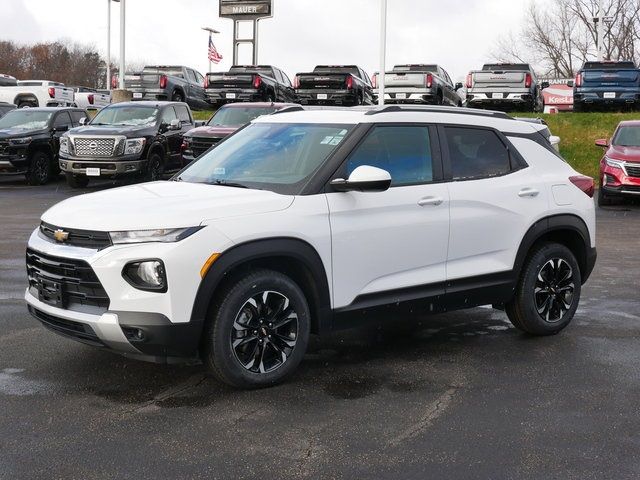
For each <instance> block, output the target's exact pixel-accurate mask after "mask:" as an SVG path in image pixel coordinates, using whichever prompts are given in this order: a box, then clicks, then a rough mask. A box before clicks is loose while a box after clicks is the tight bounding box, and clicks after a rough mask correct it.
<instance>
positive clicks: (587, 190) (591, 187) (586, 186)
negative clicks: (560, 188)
mask: <svg viewBox="0 0 640 480" xmlns="http://www.w3.org/2000/svg"><path fill="white" fill-rule="evenodd" d="M569 181H570V182H571V183H573V184H574V185H575V186H576V187H578V188H579V189H580V190H582V191H583V192H584V194H585V195H587V196H589V197H591V198H593V194H594V192H595V188H596V184H595V182H594V181H593V178H591V177H587V176H585V175H575V176H573V177H569Z"/></svg>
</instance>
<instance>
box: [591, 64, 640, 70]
mask: <svg viewBox="0 0 640 480" xmlns="http://www.w3.org/2000/svg"><path fill="white" fill-rule="evenodd" d="M619 68H621V69H628V68H632V69H633V68H636V66H635V64H634V63H633V62H587V63H585V64H584V66H583V67H582V69H583V70H616V69H619Z"/></svg>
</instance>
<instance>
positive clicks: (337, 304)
mask: <svg viewBox="0 0 640 480" xmlns="http://www.w3.org/2000/svg"><path fill="white" fill-rule="evenodd" d="M293 110H295V108H294V109H293ZM541 127H544V126H540V125H534V124H530V123H525V122H520V121H517V120H513V119H511V118H509V117H508V116H506V115H504V114H500V113H495V112H479V111H469V110H465V109H447V108H438V107H430V108H420V107H409V108H403V107H397V106H394V107H386V108H381V109H375V108H374V109H370V110H365V109H362V110H359V109H355V110H354V109H352V110H349V111H346V110H333V111H331V110H323V111H321V110H318V111H283V112H281V113H278V114H274V115H270V116H265V117H261V118H259V119H257V120H255V121H253V122H252V123H251V124H250V125H249V126H247V127H245V128H243V129H241V130H240V131H238V132H237V133H236V134H234V135H232V136H230V137H228V138H227V139H226V140H224V141H223V142H221V143H220V144H219V145H218V146H217V147H216V148H214V149H212V150H210V151H209V152H208V153H207V154H205V155H204V156H202V157H201V158H199V159H198V160H197V161H196V162H194V163H192V164H191V165H190V166H189V167H187V168H186V169H184V170H183V171H182V172H180V173H179V174H178V175H177V176H176V177H174V178H173V181H168V182H154V183H147V184H142V185H135V186H127V187H122V188H118V189H114V190H109V191H102V192H97V193H91V194H89V195H82V196H79V197H74V198H70V199H68V200H65V201H64V202H62V203H60V204H58V205H56V206H54V207H53V208H51V209H50V210H48V211H47V212H46V213H45V214H44V215H43V216H42V223H41V225H40V226H39V228H38V229H37V230H35V231H34V232H33V234H32V235H31V238H30V239H29V245H28V250H27V270H28V275H29V288H28V289H27V291H26V295H25V297H26V301H27V303H28V307H29V310H30V312H31V313H32V314H33V315H34V316H35V317H36V318H37V319H38V320H40V321H41V322H42V323H43V324H44V325H45V326H46V327H48V328H50V329H51V330H53V331H55V332H57V333H60V334H63V335H65V336H68V337H71V338H74V339H76V340H79V341H81V342H85V343H88V344H91V345H96V346H101V347H106V348H109V349H112V350H115V351H118V352H121V353H124V354H126V355H132V356H137V357H141V358H146V359H148V360H156V361H160V360H163V361H167V360H175V358H176V357H186V358H194V357H198V356H199V357H200V358H201V359H202V360H203V361H204V363H205V365H206V366H207V367H208V368H210V370H211V371H212V372H213V373H215V374H216V375H217V376H218V377H219V378H220V379H221V380H223V381H225V382H228V383H230V384H232V385H236V386H239V387H253V386H262V385H268V384H273V383H275V382H277V381H280V380H282V379H283V378H284V377H286V376H287V375H288V374H290V373H291V372H292V371H293V370H294V369H295V368H296V366H297V365H298V364H299V362H300V361H301V360H302V357H303V355H304V353H305V349H306V347H307V343H308V338H309V335H310V334H311V333H318V334H322V333H324V332H327V331H329V330H332V329H338V328H343V327H346V326H348V325H350V320H352V319H353V318H354V313H357V314H358V315H357V316H358V317H359V318H361V317H362V316H363V315H362V314H363V311H366V313H367V314H368V315H371V317H370V318H374V317H375V316H376V313H379V312H381V311H382V312H383V314H384V315H385V316H386V317H387V318H390V319H392V318H393V317H394V315H395V312H400V311H403V310H409V309H411V310H413V311H416V309H418V310H419V311H423V312H441V311H445V310H446V311H448V310H453V309H459V308H469V307H473V306H477V305H485V304H492V305H494V306H495V307H496V308H504V309H505V310H506V312H507V315H508V316H509V319H510V320H511V321H512V322H513V324H514V325H515V326H516V327H518V328H519V329H521V330H523V331H525V332H528V333H530V334H534V335H548V334H554V333H557V332H559V331H560V330H562V329H563V328H564V327H566V326H567V324H568V323H569V322H570V321H571V319H572V317H573V315H574V313H575V311H576V308H577V307H578V301H579V298H580V288H581V285H582V284H583V283H584V282H585V281H586V280H587V278H588V277H589V275H590V273H591V271H592V269H593V266H594V264H595V259H596V249H595V213H594V205H593V200H592V198H591V197H592V195H593V180H592V179H591V178H588V177H584V176H582V175H580V174H578V173H576V172H575V171H574V170H573V169H572V168H571V167H570V166H569V165H567V164H566V163H565V162H564V161H563V160H562V159H561V158H559V156H558V155H557V153H556V152H555V151H554V150H553V148H552V147H551V146H550V144H549V142H548V140H547V139H545V137H544V136H543V135H541V134H540V128H541ZM390 305H392V306H393V307H394V309H389V308H388V307H389V306H390ZM367 318H369V317H367Z"/></svg>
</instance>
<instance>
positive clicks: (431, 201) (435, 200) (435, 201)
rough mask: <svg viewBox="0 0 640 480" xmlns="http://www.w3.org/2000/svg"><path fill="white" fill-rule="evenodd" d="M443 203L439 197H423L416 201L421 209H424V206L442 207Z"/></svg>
mask: <svg viewBox="0 0 640 480" xmlns="http://www.w3.org/2000/svg"><path fill="white" fill-rule="evenodd" d="M443 201H444V200H442V198H441V197H424V198H421V199H420V200H418V205H420V206H421V207H426V206H434V207H437V206H438V205H442V202H443Z"/></svg>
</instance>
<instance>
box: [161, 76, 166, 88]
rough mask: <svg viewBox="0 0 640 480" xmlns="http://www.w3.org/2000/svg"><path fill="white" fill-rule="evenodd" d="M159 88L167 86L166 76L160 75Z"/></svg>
mask: <svg viewBox="0 0 640 480" xmlns="http://www.w3.org/2000/svg"><path fill="white" fill-rule="evenodd" d="M160 88H167V76H166V75H160Z"/></svg>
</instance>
